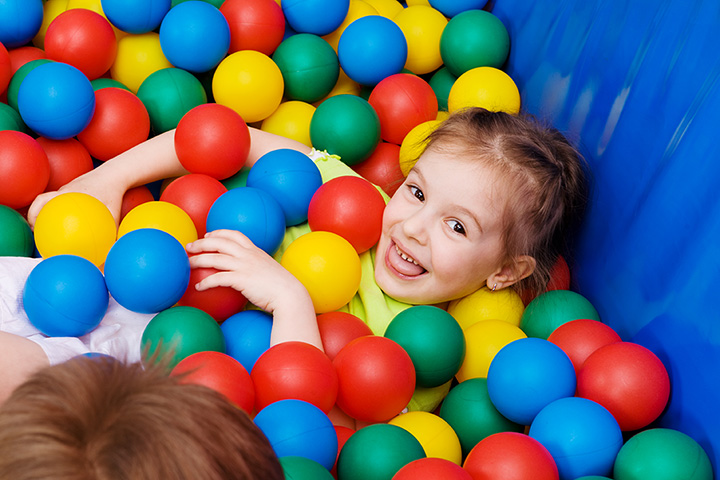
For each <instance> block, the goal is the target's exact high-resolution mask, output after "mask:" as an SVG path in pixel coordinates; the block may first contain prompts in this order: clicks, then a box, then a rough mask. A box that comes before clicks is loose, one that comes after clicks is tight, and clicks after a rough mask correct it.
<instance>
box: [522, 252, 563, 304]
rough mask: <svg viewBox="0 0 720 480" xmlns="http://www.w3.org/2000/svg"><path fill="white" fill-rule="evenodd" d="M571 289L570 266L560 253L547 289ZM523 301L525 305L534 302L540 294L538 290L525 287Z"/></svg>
mask: <svg viewBox="0 0 720 480" xmlns="http://www.w3.org/2000/svg"><path fill="white" fill-rule="evenodd" d="M569 289H570V267H569V266H568V264H567V262H566V261H565V259H564V258H563V256H562V255H558V257H557V259H556V260H555V263H553V266H552V268H551V269H550V279H549V280H548V282H547V284H546V286H545V291H550V290H569ZM521 296H522V299H523V303H524V304H525V305H527V304H529V303H530V302H532V301H533V300H534V299H535V297H537V296H538V293H537V292H533V291H531V290H528V289H525V290H523V291H522V293H521Z"/></svg>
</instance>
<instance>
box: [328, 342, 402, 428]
mask: <svg viewBox="0 0 720 480" xmlns="http://www.w3.org/2000/svg"><path fill="white" fill-rule="evenodd" d="M333 365H334V366H335V370H336V371H337V374H338V381H339V388H338V398H337V405H338V407H340V408H341V409H342V410H343V411H344V412H345V413H347V414H348V415H350V416H351V417H353V418H355V419H357V420H360V421H364V422H371V423H376V422H386V421H388V420H390V419H391V418H393V417H395V416H396V415H398V414H399V413H400V412H401V411H402V410H403V409H404V408H405V407H406V406H407V404H408V402H410V399H411V398H412V395H413V393H414V392H415V369H414V368H413V364H412V360H411V359H410V356H409V355H408V354H407V352H406V351H405V350H403V348H402V347H401V346H400V345H398V344H397V343H395V342H393V341H392V340H390V339H389V338H385V337H378V336H366V337H359V338H356V339H355V340H353V341H351V342H350V343H348V344H347V345H346V346H345V347H344V348H343V349H342V350H340V352H338V354H337V355H336V356H335V359H334V360H333Z"/></svg>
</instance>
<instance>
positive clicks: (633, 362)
mask: <svg viewBox="0 0 720 480" xmlns="http://www.w3.org/2000/svg"><path fill="white" fill-rule="evenodd" d="M577 396H578V397H583V398H587V399H589V400H593V401H595V402H597V403H599V404H600V405H602V406H603V407H605V408H607V409H608V410H609V411H610V413H612V414H613V416H614V417H615V420H617V422H618V424H619V425H620V429H621V430H622V431H632V430H638V429H640V428H643V427H645V426H647V425H648V424H650V422H652V421H653V420H655V419H656V418H658V417H659V416H660V414H661V413H662V411H663V410H664V409H665V406H666V405H667V402H668V399H669V398H670V378H669V376H668V373H667V370H666V369H665V365H663V363H662V361H660V359H659V358H658V357H657V356H656V355H655V354H654V353H653V352H651V351H650V350H648V349H647V348H645V347H643V346H642V345H638V344H636V343H631V342H618V343H612V344H610V345H605V346H604V347H600V348H598V349H597V350H595V352H593V353H592V354H591V355H590V356H589V357H588V358H587V360H585V363H584V364H583V366H582V368H581V369H580V371H579V372H578V382H577Z"/></svg>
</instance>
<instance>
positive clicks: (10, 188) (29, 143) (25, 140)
mask: <svg viewBox="0 0 720 480" xmlns="http://www.w3.org/2000/svg"><path fill="white" fill-rule="evenodd" d="M49 179H50V164H49V162H48V158H47V155H46V154H45V152H44V151H43V149H42V147H41V146H40V144H39V143H38V142H37V141H36V140H35V139H33V138H32V137H31V136H29V135H27V134H25V133H22V132H17V131H14V130H4V131H0V205H6V206H8V207H11V208H21V207H25V206H27V205H30V204H31V203H32V201H33V200H35V197H37V196H38V194H40V193H42V192H44V191H45V187H46V186H47V184H48V181H49Z"/></svg>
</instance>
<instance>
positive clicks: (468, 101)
mask: <svg viewBox="0 0 720 480" xmlns="http://www.w3.org/2000/svg"><path fill="white" fill-rule="evenodd" d="M467 107H482V108H485V109H487V110H490V111H492V112H506V113H510V114H512V115H515V114H517V113H518V112H519V111H520V91H519V90H518V88H517V85H515V82H514V81H513V79H512V78H510V75H508V74H507V73H505V72H503V71H502V70H499V69H497V68H494V67H477V68H473V69H471V70H468V71H467V72H465V73H463V74H462V75H460V76H459V77H458V79H457V80H455V83H453V86H452V87H451V88H450V94H449V95H448V110H449V111H450V113H452V112H455V111H457V110H461V109H463V108H467Z"/></svg>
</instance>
